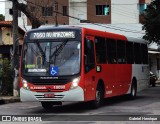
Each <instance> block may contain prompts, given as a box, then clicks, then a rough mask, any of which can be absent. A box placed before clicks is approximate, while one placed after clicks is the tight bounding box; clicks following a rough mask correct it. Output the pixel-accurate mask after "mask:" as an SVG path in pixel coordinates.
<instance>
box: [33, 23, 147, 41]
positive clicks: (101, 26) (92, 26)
mask: <svg viewBox="0 0 160 124" xmlns="http://www.w3.org/2000/svg"><path fill="white" fill-rule="evenodd" d="M107 26H110V24H88V23H86V24H79V25H59V26H57V27H56V26H54V25H42V26H41V27H39V28H38V29H32V30H31V31H38V30H39V31H44V30H46V29H49V30H51V29H82V28H85V29H91V30H97V31H102V32H107V33H112V34H117V35H122V36H124V37H126V39H127V40H128V41H132V42H138V43H147V41H146V40H144V39H142V38H137V37H134V36H128V35H126V34H127V32H125V33H124V32H123V31H121V30H114V29H112V28H109V27H108V28H107Z"/></svg>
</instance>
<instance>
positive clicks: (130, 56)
mask: <svg viewBox="0 0 160 124" xmlns="http://www.w3.org/2000/svg"><path fill="white" fill-rule="evenodd" d="M126 57H127V64H134V54H133V42H126Z"/></svg>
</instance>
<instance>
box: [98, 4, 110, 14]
mask: <svg viewBox="0 0 160 124" xmlns="http://www.w3.org/2000/svg"><path fill="white" fill-rule="evenodd" d="M96 15H109V5H96Z"/></svg>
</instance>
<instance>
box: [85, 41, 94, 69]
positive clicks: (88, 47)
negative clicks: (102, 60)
mask: <svg viewBox="0 0 160 124" xmlns="http://www.w3.org/2000/svg"><path fill="white" fill-rule="evenodd" d="M84 54H85V55H84V57H85V59H84V63H85V72H89V71H90V70H91V69H93V68H94V67H95V57H94V44H93V41H91V40H88V39H86V38H85V44H84Z"/></svg>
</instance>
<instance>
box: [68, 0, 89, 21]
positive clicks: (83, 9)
mask: <svg viewBox="0 0 160 124" xmlns="http://www.w3.org/2000/svg"><path fill="white" fill-rule="evenodd" d="M72 1H73V0H70V2H69V15H70V16H73V17H77V18H80V19H82V20H87V2H85V1H84V0H83V1H84V2H80V1H79V2H72ZM77 1H78V0H77ZM79 23H80V21H79V20H77V19H73V18H69V24H79Z"/></svg>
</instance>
